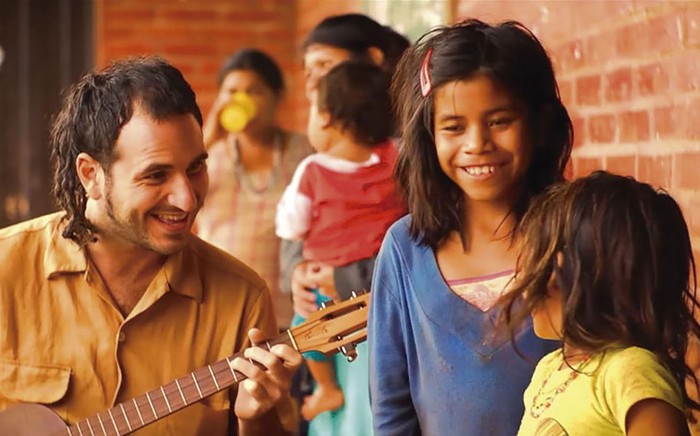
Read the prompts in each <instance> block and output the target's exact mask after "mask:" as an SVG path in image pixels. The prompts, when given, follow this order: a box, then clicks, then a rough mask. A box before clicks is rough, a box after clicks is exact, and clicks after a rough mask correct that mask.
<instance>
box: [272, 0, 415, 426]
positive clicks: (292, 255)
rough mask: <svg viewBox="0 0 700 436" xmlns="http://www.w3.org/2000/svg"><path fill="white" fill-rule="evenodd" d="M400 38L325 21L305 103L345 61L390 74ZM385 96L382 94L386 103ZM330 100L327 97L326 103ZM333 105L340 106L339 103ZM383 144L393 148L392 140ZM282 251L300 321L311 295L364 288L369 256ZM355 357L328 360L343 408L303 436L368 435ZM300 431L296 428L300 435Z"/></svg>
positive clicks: (340, 294)
mask: <svg viewBox="0 0 700 436" xmlns="http://www.w3.org/2000/svg"><path fill="white" fill-rule="evenodd" d="M400 38H401V35H400V34H398V33H397V32H395V31H393V30H391V29H390V28H389V27H386V26H382V25H381V24H379V23H377V22H376V21H374V20H373V19H371V18H370V17H368V16H366V15H362V14H354V13H353V14H343V15H335V16H331V17H328V18H325V19H324V20H322V21H321V22H320V23H319V24H317V25H316V26H315V27H314V28H313V29H312V30H311V32H309V35H308V36H307V38H306V39H305V41H304V43H303V45H302V47H303V49H304V76H305V90H306V96H307V98H309V99H310V100H311V99H312V96H313V95H314V92H315V90H316V88H317V86H318V82H319V80H320V79H321V78H322V77H324V76H325V75H326V74H327V73H328V72H329V71H330V70H331V69H333V68H334V67H336V66H337V65H339V64H341V63H343V62H345V61H353V62H356V63H358V62H359V63H369V64H373V65H377V66H379V67H380V68H381V69H382V70H383V71H384V72H385V73H386V74H392V73H393V69H394V67H395V65H396V60H397V59H399V58H400V51H401V50H402V48H401V47H403V48H404V49H405V47H407V46H408V45H409V43H408V40H406V39H405V38H404V40H405V41H404V42H403V43H402V42H401V41H400ZM397 40H398V42H397ZM388 92H389V90H388V89H387V90H386V93H387V99H388ZM333 97H334V95H332V94H331V95H329V99H332V98H333ZM378 99H379V100H381V98H379V97H378ZM334 104H338V105H339V106H342V105H343V102H334ZM381 122H384V123H386V124H387V130H388V131H389V132H393V131H394V118H393V116H391V114H387V117H386V119H385V120H383V121H381ZM389 142H390V143H391V147H395V141H393V140H389ZM282 246H283V250H282V253H281V258H282V260H281V262H282V285H283V287H284V288H285V289H287V286H289V287H290V288H291V292H292V295H293V300H294V310H295V313H296V314H298V315H300V316H301V317H303V318H306V317H308V316H309V315H310V314H311V313H312V312H314V311H315V310H317V294H316V293H314V292H312V290H318V291H319V292H320V293H321V294H324V295H327V296H332V298H333V299H334V300H345V299H347V298H348V297H349V296H350V294H351V292H352V291H357V290H369V289H370V284H371V283H370V282H371V278H372V272H373V267H374V259H375V256H372V257H370V258H365V259H360V260H358V261H354V262H351V263H349V264H345V265H342V266H331V265H330V264H328V263H325V262H316V261H314V262H309V261H304V259H303V257H302V243H301V242H300V241H287V240H285V241H283V244H282ZM357 353H358V357H357V359H356V360H355V361H353V362H352V363H348V362H347V361H346V359H345V357H344V356H342V355H338V356H335V357H334V360H335V371H336V378H337V384H338V386H339V387H340V389H341V390H342V391H343V395H344V405H343V407H341V408H340V409H338V410H335V411H332V412H324V413H321V414H319V415H318V416H316V417H315V418H314V419H313V420H312V422H311V423H310V424H309V428H308V434H310V435H345V434H371V432H372V419H371V410H370V404H369V387H368V382H367V377H368V372H369V371H368V361H367V357H368V356H367V347H366V344H360V345H359V346H358V348H357ZM305 374H306V373H305V369H302V370H301V371H300V372H299V373H298V376H299V378H298V379H297V381H296V382H297V383H300V386H299V387H300V390H301V392H300V393H297V395H299V396H300V397H305V396H308V395H310V394H311V390H312V388H311V387H310V386H309V385H310V381H309V380H308V379H305V378H304V375H305ZM299 379H301V381H299ZM300 399H301V398H300ZM304 430H305V429H304V428H303V427H302V433H303V432H304Z"/></svg>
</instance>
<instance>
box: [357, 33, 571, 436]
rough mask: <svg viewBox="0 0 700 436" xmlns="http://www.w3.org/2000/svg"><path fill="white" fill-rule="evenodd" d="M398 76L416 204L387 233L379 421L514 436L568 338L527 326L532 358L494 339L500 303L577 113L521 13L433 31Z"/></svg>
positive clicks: (398, 429)
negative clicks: (529, 397) (546, 337)
mask: <svg viewBox="0 0 700 436" xmlns="http://www.w3.org/2000/svg"><path fill="white" fill-rule="evenodd" d="M395 79H396V80H395V84H394V88H395V89H394V92H395V94H396V98H397V103H398V107H399V110H400V115H401V126H402V141H403V142H402V147H401V148H400V152H399V158H398V163H397V171H396V174H397V177H398V180H399V183H398V185H399V186H400V187H401V189H402V190H403V194H404V197H405V199H406V201H407V205H408V209H409V212H410V215H409V216H408V217H405V218H403V219H401V220H399V221H398V222H397V223H396V224H394V225H393V226H392V227H391V228H390V230H389V232H388V233H387V236H386V238H385V239H384V242H383V245H382V249H381V251H380V253H379V256H378V259H377V264H376V267H375V273H374V278H373V286H372V304H371V308H370V319H369V330H368V339H369V347H370V388H371V398H372V409H373V414H374V427H375V431H376V434H378V435H384V434H402V435H414V434H421V433H423V434H430V435H437V434H460V435H485V434H489V435H509V436H510V435H513V434H515V432H516V431H517V428H518V424H519V422H520V418H521V416H522V413H523V406H522V400H521V394H522V392H523V390H524V389H525V387H526V386H527V383H528V381H529V379H530V376H531V375H532V371H533V368H534V362H535V361H536V360H537V359H539V358H540V357H541V356H542V355H544V354H545V353H546V352H547V351H550V350H552V349H553V348H554V346H555V345H556V344H553V343H551V342H547V341H543V340H540V339H538V338H537V337H536V336H535V335H534V334H533V332H532V330H531V329H527V330H526V331H524V332H522V334H521V335H520V336H519V337H518V345H519V347H520V349H521V350H522V351H523V353H524V354H525V355H526V356H528V357H529V358H530V359H529V360H527V359H522V358H520V357H519V356H518V355H517V354H516V353H515V352H514V351H513V349H512V347H510V346H509V345H507V341H506V340H504V339H503V338H500V339H498V340H496V339H495V338H494V335H493V329H492V328H491V327H492V326H491V324H490V321H491V320H492V319H493V318H494V316H495V315H496V314H495V313H494V312H495V311H494V310H493V309H492V308H493V306H494V303H495V302H496V301H497V300H498V298H499V297H500V296H501V294H502V292H503V291H504V288H505V286H506V285H507V284H508V283H509V281H510V279H511V278H512V276H513V271H514V268H515V261H516V254H517V252H518V247H519V239H518V238H517V236H516V233H515V231H516V229H517V228H518V225H519V223H520V219H521V217H522V215H523V213H524V211H525V209H526V207H527V205H528V202H529V200H530V199H531V198H532V197H533V196H534V195H536V194H538V193H540V192H542V191H543V190H544V189H545V188H546V187H547V186H549V185H550V184H552V183H554V182H558V181H560V180H562V179H563V172H564V167H565V165H566V163H567V161H568V158H569V154H570V151H571V143H572V136H573V134H572V127H571V120H570V119H569V116H568V114H567V112H566V109H565V108H564V106H563V105H562V103H561V101H560V99H559V93H558V89H557V84H556V81H555V79H554V73H553V71H552V65H551V62H550V60H549V58H548V56H547V54H546V52H545V50H544V48H543V47H542V45H541V44H540V43H539V41H538V40H537V39H536V38H535V36H534V35H533V34H532V33H531V32H530V31H528V30H527V29H526V28H525V27H523V26H522V25H520V24H518V23H515V22H506V23H502V24H500V25H496V26H491V25H488V24H486V23H483V22H481V21H478V20H469V21H466V22H463V23H459V24H456V25H454V26H451V27H443V28H438V29H436V30H433V31H431V32H429V33H428V34H427V35H425V36H424V37H423V38H421V39H420V40H419V41H418V43H417V44H416V45H415V46H414V47H412V48H410V49H409V51H408V52H407V53H406V54H405V55H404V58H403V59H402V61H401V63H400V64H399V69H398V72H397V76H396V77H395Z"/></svg>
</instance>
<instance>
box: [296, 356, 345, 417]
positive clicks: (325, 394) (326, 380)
mask: <svg viewBox="0 0 700 436" xmlns="http://www.w3.org/2000/svg"><path fill="white" fill-rule="evenodd" d="M306 365H307V366H308V368H309V372H311V375H313V377H314V380H316V389H315V390H314V393H313V394H311V395H309V396H308V397H306V399H304V405H303V406H302V407H301V415H302V416H303V417H304V419H306V420H308V421H311V420H312V419H314V418H315V417H316V415H318V414H320V413H323V412H328V411H331V410H337V409H339V408H340V407H342V406H343V403H344V402H345V397H344V396H343V391H342V390H341V389H340V387H339V386H338V382H337V380H336V377H335V366H334V365H333V361H331V360H321V361H319V360H313V359H306Z"/></svg>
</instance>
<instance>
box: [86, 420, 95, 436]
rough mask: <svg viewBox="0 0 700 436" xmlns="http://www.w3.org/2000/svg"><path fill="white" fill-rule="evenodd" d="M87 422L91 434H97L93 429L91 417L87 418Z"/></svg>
mask: <svg viewBox="0 0 700 436" xmlns="http://www.w3.org/2000/svg"><path fill="white" fill-rule="evenodd" d="M87 424H88V429H89V430H90V434H91V435H92V436H95V432H94V431H92V424H90V418H88V419H87Z"/></svg>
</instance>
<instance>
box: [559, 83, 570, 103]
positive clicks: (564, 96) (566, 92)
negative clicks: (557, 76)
mask: <svg viewBox="0 0 700 436" xmlns="http://www.w3.org/2000/svg"><path fill="white" fill-rule="evenodd" d="M558 85H559V97H560V98H561V101H562V102H563V103H564V106H568V105H571V104H573V103H574V89H573V88H574V87H573V85H572V83H571V81H570V80H560V81H559V83H558Z"/></svg>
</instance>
